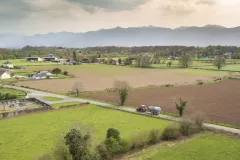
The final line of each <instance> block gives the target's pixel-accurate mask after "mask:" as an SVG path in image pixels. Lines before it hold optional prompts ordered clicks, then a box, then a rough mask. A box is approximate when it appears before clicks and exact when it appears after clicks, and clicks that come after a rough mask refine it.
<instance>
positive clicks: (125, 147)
mask: <svg viewBox="0 0 240 160" xmlns="http://www.w3.org/2000/svg"><path fill="white" fill-rule="evenodd" d="M119 144H120V146H121V151H120V152H121V153H126V152H128V151H129V150H130V149H131V146H130V142H129V141H128V140H125V139H122V140H121V141H120V143H119Z"/></svg>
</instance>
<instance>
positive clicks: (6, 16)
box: [0, 0, 240, 35]
mask: <svg viewBox="0 0 240 160" xmlns="http://www.w3.org/2000/svg"><path fill="white" fill-rule="evenodd" d="M239 15H240V0H0V33H19V34H25V35H32V34H37V33H48V32H59V31H69V32H85V31H91V30H97V29H101V28H113V27H116V26H120V27H136V26H149V25H154V26H161V27H170V28H175V27H179V26H203V25H206V24H218V25H223V26H226V27H234V26H240V16H239Z"/></svg>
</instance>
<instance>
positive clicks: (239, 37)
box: [0, 25, 240, 48]
mask: <svg viewBox="0 0 240 160" xmlns="http://www.w3.org/2000/svg"><path fill="white" fill-rule="evenodd" d="M26 45H31V46H63V47H79V48H81V47H91V46H112V45H115V46H143V45H144V46H146V45H147V46H151V45H184V46H208V45H235V46H240V27H235V28H226V27H223V26H218V25H206V26H204V27H194V26H192V27H179V28H176V29H171V28H162V27H155V26H148V27H131V28H121V27H116V28H112V29H101V30H97V31H89V32H86V33H72V32H57V33H48V34H36V35H33V36H22V35H13V34H0V47H1V48H19V47H23V46H26Z"/></svg>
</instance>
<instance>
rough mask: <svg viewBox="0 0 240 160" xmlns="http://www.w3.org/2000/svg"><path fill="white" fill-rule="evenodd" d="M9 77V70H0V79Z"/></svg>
mask: <svg viewBox="0 0 240 160" xmlns="http://www.w3.org/2000/svg"><path fill="white" fill-rule="evenodd" d="M8 78H11V72H10V71H9V70H3V69H2V70H0V79H8Z"/></svg>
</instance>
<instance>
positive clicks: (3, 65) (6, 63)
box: [2, 61, 14, 69]
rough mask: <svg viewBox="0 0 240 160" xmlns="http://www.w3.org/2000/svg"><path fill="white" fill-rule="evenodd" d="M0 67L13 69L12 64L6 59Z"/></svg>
mask: <svg viewBox="0 0 240 160" xmlns="http://www.w3.org/2000/svg"><path fill="white" fill-rule="evenodd" d="M2 67H3V68H8V69H13V68H14V66H13V64H12V63H11V62H8V61H6V62H4V63H3V64H2Z"/></svg>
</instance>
